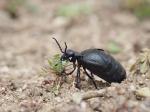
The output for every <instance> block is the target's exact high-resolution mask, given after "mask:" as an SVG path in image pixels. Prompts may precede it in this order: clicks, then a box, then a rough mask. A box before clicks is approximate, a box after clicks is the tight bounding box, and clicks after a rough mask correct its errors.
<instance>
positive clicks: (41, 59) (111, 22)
mask: <svg viewBox="0 0 150 112" xmlns="http://www.w3.org/2000/svg"><path fill="white" fill-rule="evenodd" d="M4 1H5V0H4ZM2 3H3V0H2V1H0V4H2ZM79 3H87V4H89V5H90V7H91V8H92V12H91V13H90V14H80V15H78V16H76V17H67V18H66V17H62V16H59V15H57V10H58V9H59V7H60V6H62V5H66V4H79ZM3 4H4V6H5V4H7V3H3ZM2 6H3V5H0V112H110V111H112V112H150V98H148V97H138V96H137V95H136V93H135V91H136V90H137V89H139V88H142V87H150V80H149V79H147V78H146V77H145V76H142V75H136V76H134V77H133V75H131V73H130V72H129V68H130V65H131V64H132V63H134V62H135V60H136V59H137V57H138V55H139V52H140V50H141V49H143V48H150V44H149V43H150V20H149V19H144V20H139V19H138V18H137V17H136V16H135V15H133V14H132V13H131V12H129V11H127V10H124V9H122V8H120V6H121V5H120V2H119V0H105V1H104V0H103V1H100V0H99V1H98V0H76V1H75V0H74V1H73V0H30V5H29V6H30V7H31V6H32V7H31V8H30V10H28V8H25V7H20V8H19V9H18V10H17V18H11V17H10V15H9V14H8V12H7V11H6V10H4V9H5V7H2ZM52 37H55V38H57V40H59V42H60V43H61V45H62V46H63V47H64V42H67V44H68V47H69V48H71V49H74V50H76V51H82V50H84V49H87V48H102V49H105V50H108V49H107V47H108V44H109V42H110V41H115V42H117V43H118V44H119V46H120V48H121V52H119V53H117V54H112V55H113V56H114V57H115V58H116V59H117V60H118V61H119V62H120V63H121V64H122V65H123V66H124V68H125V69H126V72H127V79H126V80H124V81H123V82H122V83H121V84H117V83H112V84H111V85H110V86H108V85H107V84H106V82H104V81H98V83H99V84H98V87H99V90H96V89H95V88H94V86H93V85H92V84H91V82H89V81H87V80H86V79H85V78H84V76H85V75H84V73H83V74H82V75H83V79H82V81H81V85H82V87H81V90H78V89H76V88H75V87H74V86H73V83H72V82H73V81H74V75H75V74H76V72H74V73H73V75H72V76H69V77H67V82H64V84H63V85H62V87H61V88H60V91H59V94H57V95H55V94H54V92H53V91H52V86H51V84H46V85H43V81H45V80H52V79H53V76H54V73H52V72H51V71H50V72H49V73H47V74H44V73H42V68H43V67H44V66H47V64H48V62H47V59H48V58H51V57H52V56H53V55H55V54H57V53H60V50H59V49H58V46H57V45H56V43H55V42H54V40H53V39H52ZM91 91H93V92H96V91H104V93H103V94H102V95H101V96H99V97H94V98H89V99H83V100H81V101H78V100H79V99H78V98H80V97H81V95H85V94H88V93H89V92H91Z"/></svg>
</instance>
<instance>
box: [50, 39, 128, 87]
mask: <svg viewBox="0 0 150 112" xmlns="http://www.w3.org/2000/svg"><path fill="white" fill-rule="evenodd" d="M53 39H54V40H55V41H56V43H57V45H58V46H59V49H60V51H61V52H62V53H63V54H62V56H61V60H62V61H63V60H68V61H70V62H72V63H73V68H74V69H73V70H72V71H71V72H70V73H67V74H72V73H73V72H74V71H75V69H76V67H77V75H76V80H75V82H76V84H75V86H76V87H77V88H80V68H81V67H83V70H84V72H85V73H86V75H87V76H88V77H89V78H90V79H91V80H92V82H93V84H94V86H95V88H96V89H97V85H96V83H95V81H94V76H93V74H94V75H97V76H98V77H100V78H102V79H104V80H105V81H106V82H108V83H112V82H118V83H121V81H123V80H124V79H125V78H126V71H125V69H124V68H123V66H122V65H121V64H120V63H119V62H118V61H116V60H115V59H114V58H113V57H112V56H111V55H109V54H108V53H107V52H105V51H104V50H103V49H87V50H84V51H82V52H81V53H78V52H76V51H73V50H71V49H67V44H66V42H65V50H64V51H63V50H62V48H61V46H60V44H59V43H58V41H57V40H56V39H55V38H53ZM76 62H77V65H76ZM87 70H89V71H90V74H89V73H88V72H87Z"/></svg>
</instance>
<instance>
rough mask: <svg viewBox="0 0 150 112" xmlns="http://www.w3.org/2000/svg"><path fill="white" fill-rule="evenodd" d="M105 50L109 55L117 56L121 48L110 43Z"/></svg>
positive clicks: (112, 42) (114, 43)
mask: <svg viewBox="0 0 150 112" xmlns="http://www.w3.org/2000/svg"><path fill="white" fill-rule="evenodd" d="M107 50H108V51H109V52H111V53H114V54H117V53H119V52H121V47H120V46H119V45H118V44H117V43H116V42H114V41H110V42H109V43H108V45H107Z"/></svg>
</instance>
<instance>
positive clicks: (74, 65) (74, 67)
mask: <svg viewBox="0 0 150 112" xmlns="http://www.w3.org/2000/svg"><path fill="white" fill-rule="evenodd" d="M75 69H76V64H75V63H73V70H72V71H71V72H69V73H66V75H71V74H72V73H73V72H74V71H75Z"/></svg>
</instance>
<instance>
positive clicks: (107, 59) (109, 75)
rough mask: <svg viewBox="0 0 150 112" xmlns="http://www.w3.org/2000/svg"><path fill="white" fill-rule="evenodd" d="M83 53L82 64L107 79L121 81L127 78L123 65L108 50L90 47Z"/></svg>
mask: <svg viewBox="0 0 150 112" xmlns="http://www.w3.org/2000/svg"><path fill="white" fill-rule="evenodd" d="M81 54H82V56H83V57H82V59H81V60H80V62H81V64H82V66H83V67H84V68H86V69H88V70H89V71H90V72H92V73H93V74H95V75H97V76H99V77H100V78H102V79H104V80H105V81H107V82H109V83H111V82H118V83H120V82H121V81H122V80H124V79H125V78H126V72H125V69H124V68H123V67H122V65H121V64H120V63H119V62H118V61H116V60H115V59H114V58H113V57H112V56H111V55H109V54H107V53H106V52H104V51H102V50H100V49H88V50H85V51H83V52H81Z"/></svg>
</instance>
